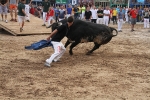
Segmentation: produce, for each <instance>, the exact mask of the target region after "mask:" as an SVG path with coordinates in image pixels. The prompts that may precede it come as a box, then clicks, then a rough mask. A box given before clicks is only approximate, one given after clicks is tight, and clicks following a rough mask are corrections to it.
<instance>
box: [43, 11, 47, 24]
mask: <svg viewBox="0 0 150 100" xmlns="http://www.w3.org/2000/svg"><path fill="white" fill-rule="evenodd" d="M46 16H47V13H46V12H43V25H42V26H46V25H45V23H46Z"/></svg>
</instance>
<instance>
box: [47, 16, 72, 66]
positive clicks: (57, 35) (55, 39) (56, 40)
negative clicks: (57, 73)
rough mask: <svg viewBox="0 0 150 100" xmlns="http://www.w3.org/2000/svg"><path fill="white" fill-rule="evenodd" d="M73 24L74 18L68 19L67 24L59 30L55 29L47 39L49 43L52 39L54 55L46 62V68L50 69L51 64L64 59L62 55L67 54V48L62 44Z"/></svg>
mask: <svg viewBox="0 0 150 100" xmlns="http://www.w3.org/2000/svg"><path fill="white" fill-rule="evenodd" d="M72 24H73V17H71V16H70V17H68V19H67V24H63V25H61V26H60V27H58V28H57V29H55V30H54V31H53V32H52V33H51V34H50V36H49V37H48V38H47V40H48V41H49V40H50V39H51V38H52V39H51V43H52V44H53V47H54V53H53V54H52V55H51V57H50V58H48V59H47V60H46V62H45V66H47V67H50V65H51V63H52V62H53V61H54V62H57V61H59V59H60V58H61V57H62V55H63V54H64V53H65V51H66V48H65V47H64V45H63V44H62V42H60V41H61V40H62V39H63V38H64V37H65V36H66V35H67V34H66V32H65V31H67V30H68V29H69V27H70V26H71V25H72Z"/></svg>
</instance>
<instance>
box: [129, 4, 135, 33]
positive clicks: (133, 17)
mask: <svg viewBox="0 0 150 100" xmlns="http://www.w3.org/2000/svg"><path fill="white" fill-rule="evenodd" d="M130 16H131V32H133V31H135V30H134V25H135V24H136V17H137V10H136V8H135V7H134V8H133V9H132V10H131V11H130Z"/></svg>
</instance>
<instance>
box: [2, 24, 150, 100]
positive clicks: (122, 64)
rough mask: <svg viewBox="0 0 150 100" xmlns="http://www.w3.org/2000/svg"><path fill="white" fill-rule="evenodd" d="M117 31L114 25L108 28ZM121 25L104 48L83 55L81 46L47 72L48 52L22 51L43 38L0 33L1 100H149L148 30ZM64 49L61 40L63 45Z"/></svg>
mask: <svg viewBox="0 0 150 100" xmlns="http://www.w3.org/2000/svg"><path fill="white" fill-rule="evenodd" d="M111 26H113V27H117V25H111ZM135 30H136V31H134V32H130V25H129V24H124V26H123V32H119V34H118V36H117V37H114V38H113V39H112V40H111V41H110V42H109V43H108V44H106V45H102V46H101V47H100V48H99V49H97V50H96V51H94V52H93V54H92V55H85V54H86V52H87V49H91V48H92V47H93V43H82V44H79V45H78V46H76V47H75V48H74V49H73V53H74V55H72V56H70V55H69V52H68V51H69V47H67V50H66V52H65V54H64V55H63V57H62V58H61V59H60V62H55V63H52V65H51V67H50V68H47V67H45V66H44V62H45V60H46V59H47V58H49V57H50V55H51V54H52V53H53V49H52V48H51V47H47V48H43V49H40V50H37V51H36V50H25V49H24V46H28V45H30V44H32V43H33V42H37V41H39V40H42V39H46V38H47V37H48V35H28V36H13V35H11V34H9V33H7V32H5V31H1V32H0V100H150V32H148V31H149V30H150V29H143V24H138V25H136V28H135ZM62 42H63V44H64V43H65V42H66V38H64V39H63V40H62Z"/></svg>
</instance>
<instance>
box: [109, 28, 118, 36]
mask: <svg viewBox="0 0 150 100" xmlns="http://www.w3.org/2000/svg"><path fill="white" fill-rule="evenodd" d="M110 29H111V31H112V32H113V31H114V30H115V31H116V34H115V35H114V34H113V36H112V37H114V36H117V35H118V31H117V30H116V29H115V28H113V27H110Z"/></svg>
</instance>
